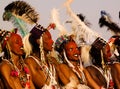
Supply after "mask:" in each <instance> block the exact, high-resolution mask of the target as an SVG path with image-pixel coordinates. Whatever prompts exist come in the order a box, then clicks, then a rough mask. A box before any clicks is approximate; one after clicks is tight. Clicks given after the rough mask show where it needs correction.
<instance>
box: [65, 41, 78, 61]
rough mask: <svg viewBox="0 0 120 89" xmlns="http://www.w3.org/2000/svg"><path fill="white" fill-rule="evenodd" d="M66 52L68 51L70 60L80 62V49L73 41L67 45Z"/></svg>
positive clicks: (67, 54)
mask: <svg viewBox="0 0 120 89" xmlns="http://www.w3.org/2000/svg"><path fill="white" fill-rule="evenodd" d="M65 51H66V56H67V58H68V60H78V59H79V55H80V52H79V49H78V47H77V44H76V43H75V42H73V41H71V42H68V43H67V44H66V45H65Z"/></svg>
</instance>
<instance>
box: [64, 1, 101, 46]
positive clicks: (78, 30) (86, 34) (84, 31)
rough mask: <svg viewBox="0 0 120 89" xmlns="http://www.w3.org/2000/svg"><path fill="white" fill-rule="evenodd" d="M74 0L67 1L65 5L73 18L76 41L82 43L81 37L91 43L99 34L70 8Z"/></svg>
mask: <svg viewBox="0 0 120 89" xmlns="http://www.w3.org/2000/svg"><path fill="white" fill-rule="evenodd" d="M72 1H73V0H67V2H65V4H64V5H65V7H66V9H67V12H68V14H69V15H70V17H71V18H72V19H73V21H72V29H73V31H74V33H73V34H74V35H75V36H76V39H75V40H76V42H77V44H78V46H80V45H81V42H80V41H81V39H83V40H84V41H85V43H86V44H91V43H92V42H93V41H94V40H95V39H96V38H97V37H99V35H98V34H97V33H96V32H94V31H93V30H91V29H90V28H89V27H88V26H87V25H85V23H84V22H83V21H82V20H81V19H79V17H78V16H77V15H76V14H75V13H74V12H73V11H72V9H71V8H70V4H71V3H72Z"/></svg>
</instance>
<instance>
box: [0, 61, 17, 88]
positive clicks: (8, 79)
mask: <svg viewBox="0 0 120 89" xmlns="http://www.w3.org/2000/svg"><path fill="white" fill-rule="evenodd" d="M5 70H7V71H5ZM10 72H11V69H10V65H9V64H8V63H7V62H6V61H3V62H2V64H1V66H0V73H1V75H2V78H3V80H5V82H6V87H7V89H16V87H15V84H14V80H13V78H12V76H10Z"/></svg>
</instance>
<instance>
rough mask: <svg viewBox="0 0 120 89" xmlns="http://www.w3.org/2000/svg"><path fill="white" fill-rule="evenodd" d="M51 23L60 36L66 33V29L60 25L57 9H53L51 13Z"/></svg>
mask: <svg viewBox="0 0 120 89" xmlns="http://www.w3.org/2000/svg"><path fill="white" fill-rule="evenodd" d="M51 18H52V21H53V22H54V23H55V24H56V28H57V29H58V30H59V31H60V35H64V34H66V33H67V30H66V28H65V27H64V26H63V25H62V24H61V23H60V18H59V11H58V9H55V8H53V9H52V11H51Z"/></svg>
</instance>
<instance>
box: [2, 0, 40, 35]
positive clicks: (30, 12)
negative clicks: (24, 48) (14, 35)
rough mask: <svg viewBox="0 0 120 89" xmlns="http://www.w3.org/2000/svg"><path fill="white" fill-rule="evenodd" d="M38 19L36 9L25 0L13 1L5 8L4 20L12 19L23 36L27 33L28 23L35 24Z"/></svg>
mask: <svg viewBox="0 0 120 89" xmlns="http://www.w3.org/2000/svg"><path fill="white" fill-rule="evenodd" d="M38 19H39V18H38V14H37V13H36V12H35V10H34V9H33V8H32V7H31V6H30V5H29V4H28V3H26V2H24V1H13V2H12V3H10V4H8V5H7V6H6V7H5V8H4V13H3V20H4V21H11V22H12V23H13V24H14V26H15V27H17V28H18V30H19V31H20V33H21V34H22V36H24V35H26V33H27V28H26V26H27V24H35V23H37V21H38Z"/></svg>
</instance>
